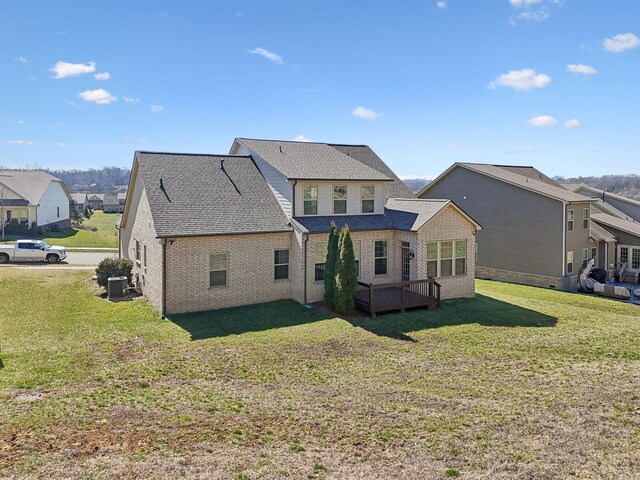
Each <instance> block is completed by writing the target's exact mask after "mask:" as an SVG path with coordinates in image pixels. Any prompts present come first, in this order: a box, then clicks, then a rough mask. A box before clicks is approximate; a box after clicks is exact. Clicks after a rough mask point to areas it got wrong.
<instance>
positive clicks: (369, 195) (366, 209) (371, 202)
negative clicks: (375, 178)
mask: <svg viewBox="0 0 640 480" xmlns="http://www.w3.org/2000/svg"><path fill="white" fill-rule="evenodd" d="M360 198H361V201H362V213H373V211H374V206H375V198H376V187H375V186H373V185H363V186H362V188H361V190H360Z"/></svg>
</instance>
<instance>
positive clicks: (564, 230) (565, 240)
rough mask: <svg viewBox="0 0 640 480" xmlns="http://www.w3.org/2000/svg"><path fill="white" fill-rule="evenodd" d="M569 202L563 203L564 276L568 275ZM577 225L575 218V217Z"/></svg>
mask: <svg viewBox="0 0 640 480" xmlns="http://www.w3.org/2000/svg"><path fill="white" fill-rule="evenodd" d="M567 205H568V204H567V202H562V276H563V277H564V276H565V275H566V273H567V270H566V268H567ZM574 223H575V217H574Z"/></svg>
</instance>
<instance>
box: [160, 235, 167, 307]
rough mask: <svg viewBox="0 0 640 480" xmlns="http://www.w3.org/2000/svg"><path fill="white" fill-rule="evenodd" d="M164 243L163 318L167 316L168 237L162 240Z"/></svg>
mask: <svg viewBox="0 0 640 480" xmlns="http://www.w3.org/2000/svg"><path fill="white" fill-rule="evenodd" d="M160 242H161V244H162V318H163V319H165V318H166V316H167V239H166V238H163V239H162V240H160Z"/></svg>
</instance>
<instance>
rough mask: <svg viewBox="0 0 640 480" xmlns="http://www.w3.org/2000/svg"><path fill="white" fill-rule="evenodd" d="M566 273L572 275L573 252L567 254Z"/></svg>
mask: <svg viewBox="0 0 640 480" xmlns="http://www.w3.org/2000/svg"><path fill="white" fill-rule="evenodd" d="M567 273H573V251H571V252H567Z"/></svg>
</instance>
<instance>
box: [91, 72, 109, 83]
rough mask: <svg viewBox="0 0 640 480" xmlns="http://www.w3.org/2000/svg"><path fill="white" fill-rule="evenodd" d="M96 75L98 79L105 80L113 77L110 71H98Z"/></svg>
mask: <svg viewBox="0 0 640 480" xmlns="http://www.w3.org/2000/svg"><path fill="white" fill-rule="evenodd" d="M94 77H95V79H96V80H100V81H104V80H109V79H110V78H111V74H110V73H109V72H104V73H96V74H95V75H94Z"/></svg>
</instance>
